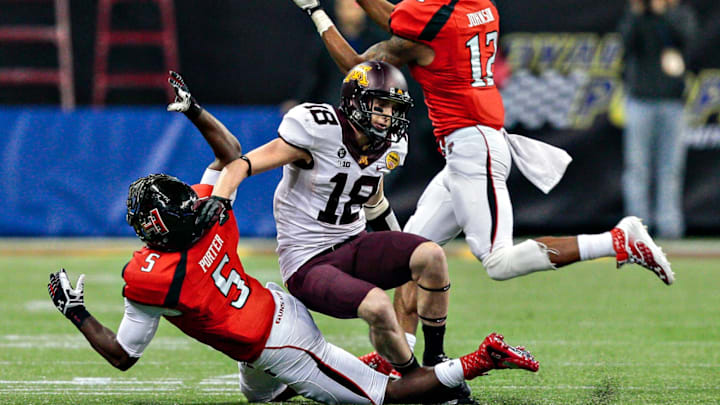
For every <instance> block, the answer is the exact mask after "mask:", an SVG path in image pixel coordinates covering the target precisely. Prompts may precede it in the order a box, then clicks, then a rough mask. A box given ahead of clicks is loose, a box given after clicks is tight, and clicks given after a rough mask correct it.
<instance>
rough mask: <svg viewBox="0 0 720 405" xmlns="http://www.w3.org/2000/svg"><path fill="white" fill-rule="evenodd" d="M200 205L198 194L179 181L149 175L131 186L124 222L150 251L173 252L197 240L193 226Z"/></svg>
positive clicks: (199, 231) (198, 235)
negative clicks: (151, 249)
mask: <svg viewBox="0 0 720 405" xmlns="http://www.w3.org/2000/svg"><path fill="white" fill-rule="evenodd" d="M199 205H200V201H199V199H198V195H197V193H195V190H193V189H192V187H190V186H189V185H187V184H185V183H183V182H182V181H180V180H179V179H178V178H176V177H173V176H168V175H167V174H151V175H149V176H147V177H142V178H140V179H137V180H135V182H133V183H132V184H131V185H130V189H129V191H128V199H127V215H126V217H125V220H126V221H127V223H128V224H129V225H130V226H132V227H133V229H134V230H135V233H136V234H137V236H138V237H139V238H140V240H142V241H143V242H145V243H147V245H148V246H149V247H151V248H154V249H157V250H161V251H166V252H176V251H179V250H185V249H187V248H189V247H190V246H192V245H193V244H194V243H195V242H197V241H198V239H200V238H201V237H202V235H203V233H204V229H202V228H201V227H198V226H196V225H195V218H196V217H197V212H196V211H197V209H198V206H199Z"/></svg>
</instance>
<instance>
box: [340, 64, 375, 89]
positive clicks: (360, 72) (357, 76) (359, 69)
mask: <svg viewBox="0 0 720 405" xmlns="http://www.w3.org/2000/svg"><path fill="white" fill-rule="evenodd" d="M371 70H372V66H367V65H358V66H355V67H354V68H353V70H351V71H349V72H348V74H347V76H345V80H343V82H344V83H347V82H349V81H350V80H355V81H357V83H358V85H360V86H362V87H367V86H368V78H367V72H369V71H371Z"/></svg>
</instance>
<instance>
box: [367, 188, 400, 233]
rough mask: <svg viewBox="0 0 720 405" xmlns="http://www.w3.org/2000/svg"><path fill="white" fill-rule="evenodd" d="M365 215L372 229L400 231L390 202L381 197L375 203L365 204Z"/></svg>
mask: <svg viewBox="0 0 720 405" xmlns="http://www.w3.org/2000/svg"><path fill="white" fill-rule="evenodd" d="M363 209H364V210H365V217H366V218H367V221H368V223H369V224H370V226H371V227H372V229H373V231H402V228H400V223H398V220H397V218H396V217H395V212H393V210H392V207H391V206H390V202H389V201H388V200H387V198H385V197H384V196H383V198H382V199H381V200H380V202H378V203H377V204H375V205H365V206H364V207H363Z"/></svg>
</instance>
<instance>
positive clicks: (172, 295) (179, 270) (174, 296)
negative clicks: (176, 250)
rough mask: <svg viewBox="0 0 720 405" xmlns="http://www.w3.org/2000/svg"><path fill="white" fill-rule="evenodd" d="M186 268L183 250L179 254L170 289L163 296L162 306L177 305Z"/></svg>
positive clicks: (185, 255)
mask: <svg viewBox="0 0 720 405" xmlns="http://www.w3.org/2000/svg"><path fill="white" fill-rule="evenodd" d="M186 268H187V251H183V252H182V253H181V255H180V261H179V262H178V264H177V267H175V274H174V275H173V279H172V282H171V283H170V289H169V290H168V293H167V295H166V296H165V302H164V303H163V305H162V306H163V307H166V308H174V307H176V306H177V304H178V301H179V300H180V290H182V285H183V281H185V271H186Z"/></svg>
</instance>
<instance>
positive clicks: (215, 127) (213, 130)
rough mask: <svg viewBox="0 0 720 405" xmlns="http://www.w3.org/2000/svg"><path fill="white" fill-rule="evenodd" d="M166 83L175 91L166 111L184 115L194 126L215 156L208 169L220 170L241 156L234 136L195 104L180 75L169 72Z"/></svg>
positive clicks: (240, 148)
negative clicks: (173, 98)
mask: <svg viewBox="0 0 720 405" xmlns="http://www.w3.org/2000/svg"><path fill="white" fill-rule="evenodd" d="M168 82H169V83H170V85H171V86H172V87H173V90H175V101H174V102H172V103H171V104H170V105H168V107H167V110H168V111H177V112H181V113H184V114H185V116H186V117H188V119H189V120H190V121H192V123H193V124H194V125H195V127H196V128H197V129H198V130H199V131H200V133H201V134H202V136H203V137H204V138H205V140H206V141H207V143H208V145H210V148H212V151H213V153H214V154H215V161H213V162H212V163H211V164H210V165H209V166H208V168H209V169H213V170H222V169H223V167H225V165H227V164H228V163H230V162H232V161H233V160H235V159H237V158H239V157H240V156H241V155H242V147H241V146H240V142H239V141H238V140H237V138H236V137H235V135H233V133H232V132H230V131H229V130H228V129H227V128H226V127H225V125H223V124H222V122H220V121H219V120H218V119H217V118H215V116H213V115H212V114H211V113H210V112H208V111H207V110H205V109H204V108H202V107H201V106H200V104H198V103H197V101H196V100H195V97H193V96H192V94H190V89H189V88H188V86H187V84H185V81H184V80H183V78H182V76H180V74H178V73H176V72H173V71H170V77H169V78H168Z"/></svg>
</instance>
